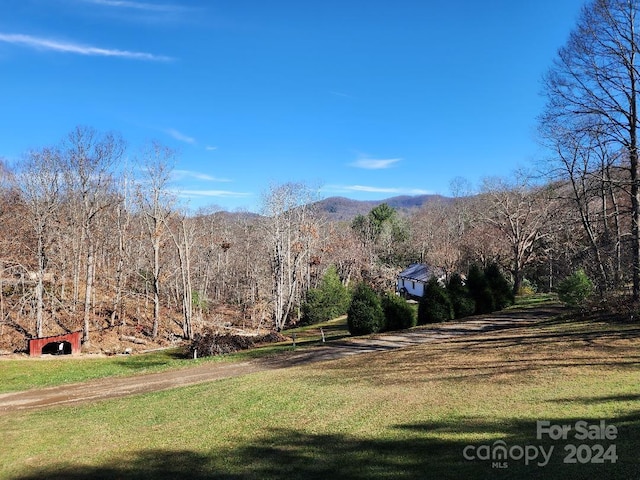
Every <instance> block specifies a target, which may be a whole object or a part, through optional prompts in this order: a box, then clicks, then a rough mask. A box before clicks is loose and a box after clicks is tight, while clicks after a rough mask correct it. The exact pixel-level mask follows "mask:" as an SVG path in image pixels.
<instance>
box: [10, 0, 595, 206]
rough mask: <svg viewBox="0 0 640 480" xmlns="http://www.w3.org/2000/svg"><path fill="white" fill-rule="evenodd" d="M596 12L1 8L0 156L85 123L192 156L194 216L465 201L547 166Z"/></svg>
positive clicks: (408, 3)
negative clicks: (550, 74)
mask: <svg viewBox="0 0 640 480" xmlns="http://www.w3.org/2000/svg"><path fill="white" fill-rule="evenodd" d="M583 3H584V2H583V1H582V0H561V1H558V0H536V1H528V0H527V1H514V0H485V1H477V0H458V1H452V0H395V1H388V0H387V1H381V0H342V1H336V0H322V1H319V0H308V1H289V0H286V1H285V0H271V1H260V0H221V1H215V0H210V1H209V0H207V1H205V0H166V1H165V0H2V1H0V72H1V73H0V105H1V106H2V110H1V112H2V113H1V114H0V156H2V157H5V158H6V159H8V160H9V162H11V161H15V160H16V159H18V158H20V155H21V154H23V153H24V152H25V151H27V150H28V149H30V148H37V147H42V146H45V145H50V144H55V143H57V142H58V141H59V140H61V139H62V138H63V137H64V136H65V135H66V134H67V133H68V132H70V131H71V130H72V129H73V128H74V127H75V126H77V125H88V126H91V127H94V128H96V129H98V130H100V131H108V130H114V131H117V132H120V133H121V134H122V135H123V136H124V138H125V139H126V140H127V141H128V143H129V150H128V154H129V156H130V157H131V158H132V159H133V158H134V157H135V155H136V153H137V151H138V150H139V149H140V148H141V147H142V146H143V145H144V143H145V142H148V141H150V140H158V141H160V142H161V143H163V144H165V145H168V146H171V147H173V148H175V149H177V150H178V152H179V157H178V159H179V160H178V163H177V164H176V167H175V168H176V178H175V186H176V188H179V189H181V191H182V192H183V198H184V199H185V201H188V202H189V205H190V206H191V207H192V208H197V207H199V206H204V205H209V204H216V205H219V206H221V207H223V208H226V209H238V208H246V209H249V210H257V209H259V205H260V198H261V193H263V192H264V191H265V190H267V189H268V188H269V185H270V184H272V183H283V182H288V181H305V182H308V183H310V184H313V185H319V186H320V187H321V192H320V194H321V196H324V197H327V196H333V195H342V196H347V197H350V198H356V199H381V198H386V197H390V196H394V195H404V194H406V195H414V194H422V193H439V194H443V195H447V194H449V193H450V190H449V184H450V182H451V180H452V179H454V178H456V177H464V178H466V179H467V180H469V181H470V182H471V183H472V184H473V185H477V184H478V183H479V182H480V180H481V179H482V178H483V177H485V176H494V175H498V176H508V175H509V174H510V173H511V172H512V171H513V170H514V169H516V168H517V167H519V166H526V165H529V164H531V162H533V161H534V160H535V159H537V158H539V157H540V156H542V155H543V154H544V152H542V151H541V150H540V148H539V147H538V145H537V143H536V141H535V128H536V116H537V115H538V114H539V113H540V111H541V108H542V107H543V103H544V101H543V98H542V97H541V96H540V90H541V83H540V79H541V76H542V75H543V73H544V72H545V71H546V70H547V68H548V67H549V66H550V64H551V61H552V60H553V58H554V56H555V54H556V51H557V49H558V48H559V47H560V46H562V45H563V44H564V43H565V41H566V39H567V37H568V35H569V32H570V30H571V29H572V28H573V26H574V25H575V22H576V19H577V16H578V14H579V11H580V8H581V6H582V4H583Z"/></svg>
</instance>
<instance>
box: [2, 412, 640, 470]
mask: <svg viewBox="0 0 640 480" xmlns="http://www.w3.org/2000/svg"><path fill="white" fill-rule="evenodd" d="M633 413H634V414H633V415H626V416H620V417H617V418H608V419H605V420H606V422H607V424H610V425H616V426H617V427H618V430H619V434H618V438H617V439H616V440H613V441H609V440H607V441H599V442H595V441H587V442H584V441H582V442H579V441H573V440H572V434H569V439H568V440H560V441H553V440H550V439H549V438H546V437H543V438H541V439H537V438H536V422H535V421H514V422H510V423H504V422H492V421H487V420H485V419H473V418H463V419H458V420H457V421H452V422H446V423H445V422H431V423H415V424H408V425H396V426H395V427H391V428H390V429H389V431H387V432H385V435H384V438H375V439H368V438H361V437H354V436H351V435H348V434H331V435H328V434H325V435H323V434H309V433H306V432H301V431H299V430H296V429H294V428H280V429H274V430H269V431H266V432H263V433H262V434H261V435H260V436H259V437H258V438H254V439H252V440H251V441H248V442H247V443H244V444H241V445H240V446H239V447H235V448H229V449H222V450H213V451H210V452H193V451H188V450H187V451H185V450H143V451H139V452H136V453H134V454H133V455H132V456H127V457H126V458H117V457H116V458H112V459H111V460H110V461H109V462H108V463H105V464H103V465H97V466H83V465H76V466H74V465H71V466H70V465H54V466H51V467H46V468H41V469H34V470H31V471H30V472H29V473H28V474H25V475H21V476H17V477H14V478H13V480H35V479H42V478H47V479H63V478H64V479H71V480H76V479H77V480H79V479H86V478H92V479H113V478H118V479H175V478H191V479H195V480H200V479H212V478H213V479H229V480H231V479H250V478H251V479H269V478H273V479H279V478H283V479H285V478H286V479H289V480H291V479H305V480H313V479H327V478H329V479H332V480H339V479H355V480H365V479H367V480H369V479H372V480H377V479H380V480H382V479H390V478H404V479H414V478H427V479H429V478H434V479H449V478H465V479H472V480H473V479H487V478H518V479H525V480H526V479H537V478H545V479H556V478H558V479H560V478H562V479H587V478H589V479H591V478H621V479H622V478H624V479H626V478H638V477H639V476H640V464H639V463H638V462H637V452H638V449H639V448H640V440H639V438H640V417H639V416H638V415H637V414H638V413H640V412H633ZM542 420H548V421H550V423H551V424H552V425H555V424H570V425H574V424H575V422H576V421H578V420H587V421H589V422H590V423H593V424H596V423H597V422H598V421H599V420H600V419H577V418H576V419H574V418H556V419H542ZM469 437H471V438H483V440H481V441H475V442H471V443H470V442H469V441H468V440H465V438H467V439H468V438H469ZM496 442H504V444H505V445H506V446H507V448H509V449H511V447H516V446H522V447H526V446H527V445H529V446H532V449H531V453H533V447H536V448H537V452H540V450H539V449H540V447H543V448H544V449H545V451H546V452H549V453H550V454H549V455H548V458H549V461H548V463H547V464H545V463H544V459H543V456H542V454H540V453H537V454H536V457H535V458H533V455H530V459H529V460H527V461H525V458H511V457H508V458H507V459H505V460H503V461H502V462H500V467H498V465H497V464H495V463H493V461H492V460H491V459H479V458H477V457H478V456H481V455H479V454H478V452H479V451H480V450H479V447H485V446H486V448H489V449H491V448H493V446H494V445H495V444H496ZM567 443H576V444H580V443H586V444H588V445H589V446H591V445H593V444H594V443H601V444H603V445H604V446H605V447H608V446H609V445H612V444H615V445H616V447H617V456H618V458H617V460H616V461H615V463H614V462H611V461H606V462H605V463H602V464H593V463H583V464H580V463H576V464H567V463H564V460H565V458H566V457H567V452H566V451H565V449H564V446H565V445H566V444H567ZM467 447H469V448H467ZM551 448H553V450H551V451H550V449H551ZM465 452H466V456H465ZM515 456H517V455H515Z"/></svg>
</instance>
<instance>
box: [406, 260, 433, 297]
mask: <svg viewBox="0 0 640 480" xmlns="http://www.w3.org/2000/svg"><path fill="white" fill-rule="evenodd" d="M434 276H435V277H436V278H438V280H442V279H444V276H445V275H444V271H443V270H442V269H441V268H435V267H430V266H429V265H426V264H424V263H412V264H411V265H409V266H408V267H407V268H405V269H404V270H403V271H402V272H400V273H399V274H398V279H397V283H396V290H397V291H398V293H400V295H402V296H404V297H418V298H419V297H422V295H423V294H424V287H425V285H426V284H427V282H428V281H429V279H431V277H434Z"/></svg>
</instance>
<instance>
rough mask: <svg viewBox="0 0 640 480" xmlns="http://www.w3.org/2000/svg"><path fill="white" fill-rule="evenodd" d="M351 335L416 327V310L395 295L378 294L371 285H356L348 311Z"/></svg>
mask: <svg viewBox="0 0 640 480" xmlns="http://www.w3.org/2000/svg"><path fill="white" fill-rule="evenodd" d="M347 325H348V327H349V333H350V334H351V335H367V334H369V333H378V332H385V331H390V330H403V329H405V328H411V327H415V326H416V315H415V311H414V310H413V308H411V306H410V305H409V304H408V303H407V302H406V301H405V300H404V299H403V298H400V297H398V296H397V295H395V294H389V293H386V294H383V295H378V294H377V293H376V292H375V291H374V290H373V289H372V288H371V287H370V286H369V285H367V284H366V283H364V282H362V283H359V284H358V285H356V288H355V290H354V292H353V298H352V299H351V304H350V305H349V310H348V311H347Z"/></svg>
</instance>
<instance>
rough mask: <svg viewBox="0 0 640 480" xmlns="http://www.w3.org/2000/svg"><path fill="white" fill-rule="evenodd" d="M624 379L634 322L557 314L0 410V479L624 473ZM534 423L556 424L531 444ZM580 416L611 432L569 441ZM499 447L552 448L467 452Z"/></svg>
mask: <svg viewBox="0 0 640 480" xmlns="http://www.w3.org/2000/svg"><path fill="white" fill-rule="evenodd" d="M36 363H37V362H36ZM43 363H45V362H43ZM3 365H4V363H3ZM2 376H4V374H3V375H2ZM639 385H640V326H639V325H637V324H616V323H608V322H605V321H587V320H583V319H573V318H568V317H567V318H560V319H554V320H550V321H546V322H541V323H539V324H538V325H537V326H534V327H528V328H512V329H508V330H502V331H494V332H491V333H486V334H482V335H476V336H473V337H471V336H469V337H458V338H455V339H452V340H447V341H438V342H436V343H430V344H425V345H422V346H417V347H411V348H406V349H403V350H399V351H389V352H382V353H372V354H362V355H356V356H351V357H348V358H346V359H343V360H338V361H332V362H326V363H318V364H311V365H306V366H301V367H295V368H291V369H285V370H271V371H266V372H261V373H257V374H252V375H247V376H244V377H239V378H232V379H226V380H221V381H217V382H212V383H208V384H201V385H197V386H192V387H186V388H180V389H175V390H170V391H164V392H158V393H154V394H146V395H139V396H133V397H128V398H123V399H118V400H109V401H104V402H99V403H96V404H93V405H86V406H76V407H60V408H52V409H47V410H42V411H38V412H32V413H24V414H16V415H13V416H7V415H5V416H0V432H2V435H3V448H2V449H0V478H11V479H15V478H22V479H36V478H47V479H51V478H71V479H84V478H97V479H100V478H104V479H107V478H109V479H111V478H122V479H133V478H140V479H142V478H160V479H165V478H166V479H169V478H195V479H205V478H222V479H244V478H247V479H248V478H255V479H265V478H288V479H291V478H304V479H325V478H333V479H342V478H345V479H347V478H349V479H351V478H354V479H363V480H364V479H390V478H407V479H409V478H411V479H413V478H465V479H466V478H469V479H487V478H513V479H522V478H524V479H534V478H563V479H565V478H566V479H582V478H616V479H618V478H619V479H631V478H633V479H637V478H640V462H638V460H637V459H638V452H639V451H640V387H639ZM538 420H547V421H549V422H550V423H551V424H558V425H560V424H562V425H564V424H566V425H570V426H571V427H572V431H571V432H569V434H568V439H567V440H556V441H554V440H551V439H549V437H548V436H546V435H545V436H544V437H543V438H541V439H537V438H536V421H538ZM581 420H585V421H587V423H588V424H589V425H592V424H599V422H600V421H601V420H604V421H605V422H606V424H607V425H613V426H615V427H616V428H617V431H618V432H617V435H616V438H615V439H614V440H586V441H581V440H576V439H575V438H574V436H575V433H576V432H575V428H574V427H575V424H576V422H577V421H581ZM500 441H502V442H505V443H506V445H507V447H508V448H512V447H516V448H515V449H513V448H512V452H513V454H514V457H517V453H518V450H517V447H519V446H521V447H523V448H525V447H527V446H531V447H532V448H534V447H535V448H539V447H543V448H544V449H545V451H547V452H548V451H549V449H550V448H552V447H553V451H552V453H551V455H550V456H549V458H550V460H549V463H548V464H547V465H546V466H539V465H538V462H541V461H542V456H539V457H538V458H537V459H535V460H531V461H530V462H528V463H529V464H528V465H526V464H525V459H524V458H520V459H518V458H509V459H508V460H507V463H506V465H505V464H502V465H501V466H506V467H508V468H492V464H491V461H490V460H483V459H480V458H478V456H480V457H481V456H482V454H481V453H480V452H483V449H487V448H489V447H491V446H492V445H494V442H500ZM567 444H574V445H576V447H577V446H578V445H581V444H585V445H587V446H586V447H584V448H582V449H581V450H580V451H581V455H582V457H581V459H582V460H585V459H586V456H585V455H587V453H588V454H590V453H591V452H592V449H593V451H596V450H597V447H593V445H595V444H601V445H602V446H603V447H609V446H610V445H615V448H616V455H617V460H616V462H615V463H612V462H611V461H610V460H611V459H610V458H609V459H605V461H604V463H600V464H598V463H584V464H582V463H579V462H578V463H576V464H565V463H563V460H564V459H565V457H566V456H567V455H568V451H565V446H566V445H567ZM485 446H489V447H485ZM569 448H570V447H569ZM586 449H588V452H587V450H586ZM464 452H466V453H467V456H471V457H474V458H471V459H466V458H465V456H464Z"/></svg>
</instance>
